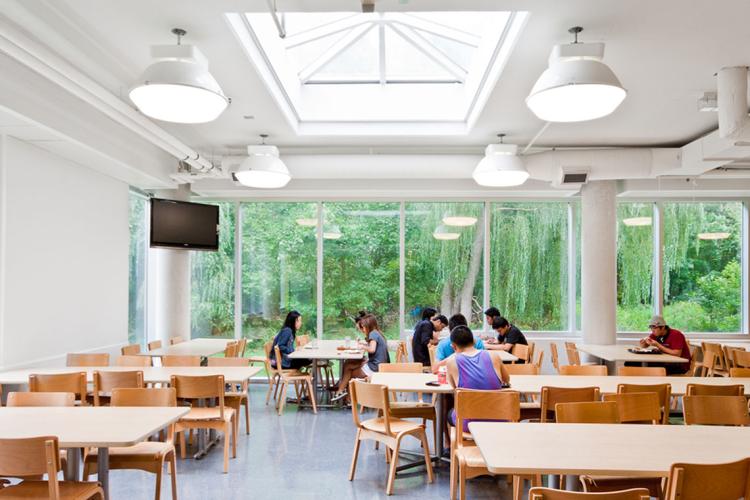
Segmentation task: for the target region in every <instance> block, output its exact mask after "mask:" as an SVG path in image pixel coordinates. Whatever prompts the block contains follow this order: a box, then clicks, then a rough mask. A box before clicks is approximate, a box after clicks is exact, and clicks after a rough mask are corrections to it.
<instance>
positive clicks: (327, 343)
mask: <svg viewBox="0 0 750 500" xmlns="http://www.w3.org/2000/svg"><path fill="white" fill-rule="evenodd" d="M345 343H346V341H345V340H318V339H313V340H311V341H310V342H309V343H308V344H306V345H304V346H302V347H299V348H297V349H295V351H294V352H293V353H291V354H290V355H289V359H310V360H312V362H313V369H312V378H313V381H312V383H313V387H314V388H315V392H316V396H315V397H316V398H317V401H316V404H317V406H318V407H319V408H331V407H334V406H338V405H331V404H330V403H325V402H323V399H324V398H323V396H325V395H326V394H327V393H328V390H327V388H325V390H321V389H323V388H321V387H320V381H319V380H318V364H319V362H320V361H330V360H332V359H338V360H341V361H342V364H341V367H339V370H341V369H342V367H343V361H346V360H348V359H355V360H364V358H365V353H364V350H362V349H361V348H359V349H357V343H356V342H355V341H351V342H350V344H351V345H352V349H351V352H347V351H344V350H339V349H338V347H341V346H344V344H345ZM355 350H356V352H354V351H355ZM339 376H340V374H339Z"/></svg>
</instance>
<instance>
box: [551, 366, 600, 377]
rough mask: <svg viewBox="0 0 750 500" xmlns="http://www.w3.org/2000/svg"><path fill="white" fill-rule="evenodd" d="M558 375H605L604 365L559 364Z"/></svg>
mask: <svg viewBox="0 0 750 500" xmlns="http://www.w3.org/2000/svg"><path fill="white" fill-rule="evenodd" d="M560 375H591V376H597V375H598V376H606V375H607V367H606V366H605V365H561V366H560Z"/></svg>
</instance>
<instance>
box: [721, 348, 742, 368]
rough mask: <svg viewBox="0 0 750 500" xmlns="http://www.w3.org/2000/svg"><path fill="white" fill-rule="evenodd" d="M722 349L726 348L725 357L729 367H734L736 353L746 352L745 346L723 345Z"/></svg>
mask: <svg viewBox="0 0 750 500" xmlns="http://www.w3.org/2000/svg"><path fill="white" fill-rule="evenodd" d="M722 349H723V350H724V359H725V360H726V362H727V367H728V368H734V367H735V366H737V365H736V363H737V362H736V361H735V353H737V352H746V351H745V348H744V347H732V346H728V345H725V346H722Z"/></svg>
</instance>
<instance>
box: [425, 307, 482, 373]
mask: <svg viewBox="0 0 750 500" xmlns="http://www.w3.org/2000/svg"><path fill="white" fill-rule="evenodd" d="M467 325H468V322H467V321H466V316H464V315H463V314H461V313H457V314H454V315H453V316H451V319H449V320H448V330H449V332H452V331H453V330H454V329H455V328H456V327H457V326H467ZM474 348H475V349H479V350H481V349H484V342H482V339H481V338H480V337H479V335H477V336H476V337H475V342H474ZM454 352H456V351H454V350H453V345H452V344H451V339H450V336H448V337H446V338H444V339H442V340H441V341H440V342H439V343H438V346H437V350H436V351H435V364H434V365H432V373H437V372H438V370H439V369H440V367H441V366H445V365H446V363H447V362H448V358H450V357H451V356H452V355H453V353H454Z"/></svg>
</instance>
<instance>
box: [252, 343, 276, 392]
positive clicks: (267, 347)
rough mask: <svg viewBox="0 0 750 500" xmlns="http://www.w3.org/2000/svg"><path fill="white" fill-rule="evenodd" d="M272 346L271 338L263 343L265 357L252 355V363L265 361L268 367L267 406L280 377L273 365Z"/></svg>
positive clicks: (264, 363)
mask: <svg viewBox="0 0 750 500" xmlns="http://www.w3.org/2000/svg"><path fill="white" fill-rule="evenodd" d="M272 346H273V340H269V341H268V342H266V343H265V344H263V352H264V353H265V356H264V357H263V359H259V358H260V356H250V358H248V359H250V364H251V365H252V364H254V363H257V362H261V363H263V366H265V368H266V376H267V377H268V392H267V393H266V406H268V401H270V399H271V393H273V392H274V390H273V389H274V386H276V385H277V384H278V377H277V375H276V369H275V368H274V367H272V366H271V352H272ZM274 400H275V399H274Z"/></svg>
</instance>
